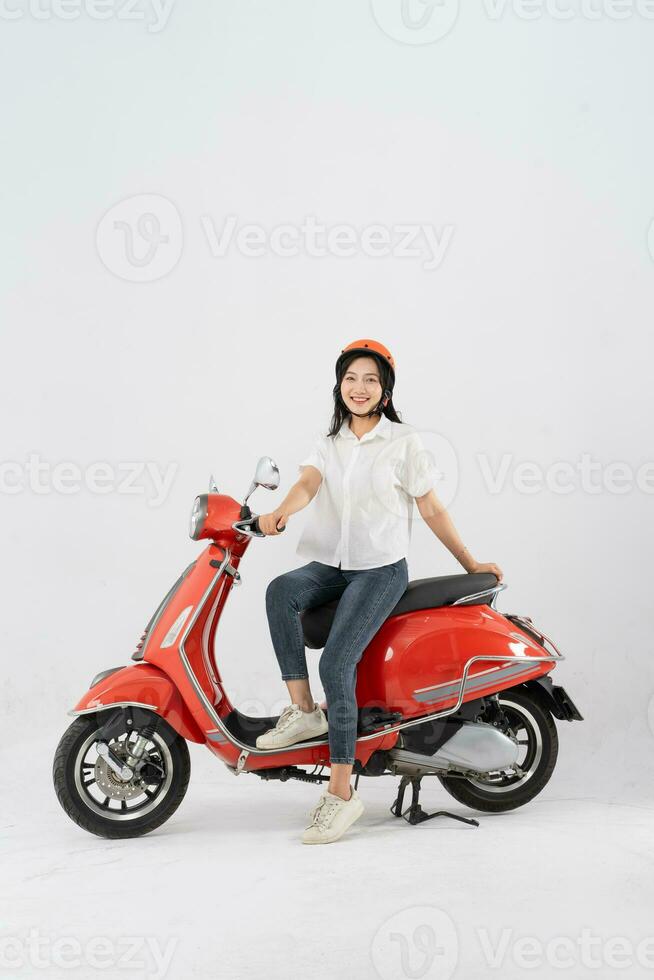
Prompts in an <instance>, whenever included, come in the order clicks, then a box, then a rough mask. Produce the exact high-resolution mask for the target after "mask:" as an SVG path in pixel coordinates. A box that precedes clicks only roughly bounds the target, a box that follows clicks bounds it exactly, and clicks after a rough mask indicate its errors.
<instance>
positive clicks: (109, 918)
mask: <svg viewBox="0 0 654 980" xmlns="http://www.w3.org/2000/svg"><path fill="white" fill-rule="evenodd" d="M55 745H56V739H55V741H54V744H53V741H52V737H51V736H50V735H48V736H47V738H46V736H42V737H41V738H40V740H38V741H34V742H32V743H26V744H25V745H23V746H22V754H18V753H17V751H16V744H14V745H13V746H12V748H11V751H9V750H8V749H7V748H6V743H5V747H4V748H3V750H2V752H1V760H0V761H1V765H2V770H1V771H2V782H3V789H4V790H5V792H3V806H2V820H1V823H2V899H3V907H2V920H1V921H2V926H1V929H0V937H1V939H2V940H3V942H2V962H1V963H0V977H5V976H7V977H11V978H12V980H15V978H16V980H17V978H21V977H48V978H58V977H80V978H84V980H87V978H94V977H104V978H105V980H107V978H121V980H136V978H138V980H145V978H155V977H157V978H160V977H164V976H165V977H167V978H169V980H186V978H196V977H197V978H223V977H225V978H230V980H231V978H240V977H246V978H249V977H252V978H260V977H261V978H263V977H265V978H266V980H274V978H284V980H294V978H296V977H303V976H305V975H306V976H311V977H312V978H325V980H326V978H330V980H331V978H341V977H343V978H348V980H349V978H357V980H362V978H368V977H370V978H376V977H381V978H382V980H386V978H405V977H412V978H415V977H420V978H423V977H427V978H432V977H433V978H438V980H446V978H449V977H454V978H461V980H475V978H477V977H479V978H482V977H483V978H486V977H492V976H497V977H502V978H503V980H512V978H526V977H539V978H540V977H555V976H567V977H570V978H573V980H579V978H583V977H586V976H588V977H595V978H597V977H599V978H602V980H603V978H604V977H607V976H612V975H613V974H615V975H616V976H618V975H619V976H622V977H628V978H631V977H645V976H651V974H652V971H653V970H654V938H652V937H654V832H653V831H654V810H653V809H652V808H649V807H648V806H647V805H643V806H636V805H631V806H625V805H617V804H610V803H602V802H601V801H584V800H582V799H564V798H561V797H560V796H558V795H557V788H556V774H555V777H554V780H553V782H552V783H551V784H550V786H549V787H548V788H547V790H546V791H545V792H544V794H543V795H542V797H541V798H540V800H538V801H536V802H534V803H532V804H530V805H529V806H527V807H525V808H523V809H522V810H519V811H516V812H514V813H510V814H503V815H499V816H490V815H483V814H482V815H479V820H480V827H479V828H474V827H469V826H466V825H463V824H459V823H456V822H454V821H451V820H449V819H447V818H438V819H436V820H432V821H430V822H428V823H426V824H424V825H422V826H418V827H411V826H409V825H408V824H407V823H406V822H405V821H404V820H398V819H396V818H394V817H393V816H391V814H390V813H389V807H390V804H391V803H392V801H393V798H394V795H395V788H396V785H397V780H396V779H393V778H391V777H388V776H385V777H382V778H380V779H376V780H373V779H367V780H364V779H361V780H360V783H359V791H360V793H361V795H362V798H363V800H364V803H365V805H366V812H365V813H364V815H363V817H362V818H361V819H360V820H359V822H358V823H357V824H356V825H355V826H354V827H353V828H352V830H351V831H350V832H349V833H348V835H347V836H346V837H344V838H343V839H342V840H341V841H338V842H336V843H334V844H330V845H324V846H319V847H308V846H306V845H303V844H302V843H301V842H300V840H299V836H300V833H301V830H302V828H303V827H304V826H305V823H306V817H307V814H308V811H309V809H310V808H311V807H312V806H313V805H314V804H315V802H316V801H317V798H318V795H319V793H320V787H318V786H313V785H310V784H304V783H299V782H296V781H292V782H288V783H285V784H280V783H264V782H262V781H261V780H259V779H258V778H257V777H255V776H251V775H242V776H239V777H234V776H233V775H231V774H230V773H229V772H228V771H227V770H226V769H225V768H224V767H223V766H222V765H221V764H220V763H217V762H216V760H214V759H213V757H211V756H210V755H209V753H208V752H206V750H205V749H202V748H199V747H195V746H193V747H192V764H193V775H192V778H191V784H190V787H189V791H188V794H187V796H186V799H185V800H184V802H183V803H182V805H181V807H180V809H179V810H178V811H177V813H176V814H175V815H174V817H173V818H172V819H171V820H170V821H169V822H168V823H167V824H166V825H165V826H164V827H162V828H160V829H159V830H158V831H156V832H155V833H153V834H151V835H149V836H148V837H145V838H141V839H139V840H130V841H115V842H110V841H105V840H102V839H100V838H97V837H93V836H91V835H89V834H86V833H85V832H83V831H82V830H80V829H79V828H78V827H77V826H76V825H74V824H73V823H72V822H71V821H70V820H69V819H68V817H67V816H66V814H65V813H64V811H63V810H62V809H61V808H60V806H59V803H58V801H57V799H56V797H55V795H54V791H53V790H52V783H51V778H50V766H51V761H52V755H53V751H54V747H55ZM424 786H425V789H424V791H423V794H422V803H423V806H424V807H425V809H427V810H434V809H441V808H443V807H445V808H449V809H452V810H454V812H457V813H461V814H463V815H467V816H471V815H473V814H472V813H471V811H468V810H466V809H465V808H463V807H461V806H460V805H459V804H457V803H456V802H455V801H454V800H451V798H450V797H448V796H447V794H446V793H445V792H444V790H443V789H442V788H441V787H440V784H439V783H438V782H437V781H436V780H425V781H424ZM406 802H407V803H408V800H407V801H406ZM102 937H104V939H103V938H102ZM7 940H9V941H7ZM648 940H649V942H648ZM166 957H168V958H167V959H166Z"/></svg>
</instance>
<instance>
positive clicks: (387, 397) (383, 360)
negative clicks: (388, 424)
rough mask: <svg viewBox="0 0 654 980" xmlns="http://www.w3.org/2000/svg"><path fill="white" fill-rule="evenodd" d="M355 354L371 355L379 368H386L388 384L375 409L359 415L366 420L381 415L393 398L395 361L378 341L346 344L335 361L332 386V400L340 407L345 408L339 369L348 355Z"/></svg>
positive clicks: (366, 340)
mask: <svg viewBox="0 0 654 980" xmlns="http://www.w3.org/2000/svg"><path fill="white" fill-rule="evenodd" d="M355 353H356V354H361V355H364V356H365V355H366V354H368V355H371V356H372V357H373V358H374V359H375V360H376V361H377V362H379V364H380V366H381V365H382V364H384V365H386V367H387V368H388V382H387V384H386V385H385V387H384V390H383V393H382V396H381V398H380V399H379V402H378V403H377V405H376V406H375V408H372V409H371V410H370V411H369V412H366V413H365V415H360V416H359V417H360V418H366V417H369V416H371V415H381V410H382V409H384V408H386V406H387V405H388V403H389V402H390V401H391V399H392V397H393V388H394V386H395V361H394V360H393V355H392V354H391V352H390V351H389V349H388V347H384V345H383V344H380V343H379V341H378V340H370V339H369V338H364V339H363V340H353V341H352V343H351V344H348V345H347V347H344V348H343V350H342V351H341V353H340V354H339V355H338V358H337V360H336V384H335V385H334V398H335V399H336V401H337V403H338V402H340V403H341V405H343V406H344V407H345V403H344V402H343V399H342V397H341V391H340V381H341V378H340V375H341V367H342V364H343V361H344V360H345V358H346V357H349V356H350V354H355Z"/></svg>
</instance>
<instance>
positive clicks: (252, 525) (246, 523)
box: [232, 514, 286, 538]
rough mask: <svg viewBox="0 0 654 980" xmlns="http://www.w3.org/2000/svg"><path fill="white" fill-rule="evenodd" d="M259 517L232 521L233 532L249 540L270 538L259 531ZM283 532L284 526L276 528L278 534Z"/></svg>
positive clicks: (258, 515)
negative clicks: (243, 535)
mask: <svg viewBox="0 0 654 980" xmlns="http://www.w3.org/2000/svg"><path fill="white" fill-rule="evenodd" d="M260 516H261V515H260V514H257V515H256V517H248V518H247V519H246V520H242V521H234V523H233V524H232V527H233V528H234V530H235V531H238V532H239V533H240V534H247V536H248V537H250V538H268V537H272V535H269V534H264V533H263V531H262V530H261V529H260V527H259V518H260ZM285 530H286V525H284V527H278V528H277V531H278V533H279V534H281V533H282V531H285Z"/></svg>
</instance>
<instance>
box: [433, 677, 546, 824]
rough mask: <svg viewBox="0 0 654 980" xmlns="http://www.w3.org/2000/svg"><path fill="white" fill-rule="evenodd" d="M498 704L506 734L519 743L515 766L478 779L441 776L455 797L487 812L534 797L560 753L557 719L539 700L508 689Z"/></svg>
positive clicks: (516, 805)
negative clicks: (506, 724)
mask: <svg viewBox="0 0 654 980" xmlns="http://www.w3.org/2000/svg"><path fill="white" fill-rule="evenodd" d="M499 704H500V706H501V708H502V711H503V713H504V715H505V716H506V719H507V721H508V725H509V727H508V729H507V730H506V734H507V735H510V736H512V737H514V738H516V739H517V741H518V744H519V746H520V754H519V756H518V760H517V763H516V769H515V770H507V771H505V772H496V773H489V774H488V775H484V776H483V777H477V778H463V777H459V776H439V779H440V781H441V783H442V784H443V786H444V787H445V789H446V790H447V791H448V793H450V795H451V796H453V797H454V799H455V800H458V801H459V803H464V804H465V805H466V806H469V807H472V808H473V809H475V810H483V811H485V812H487V813H501V812H503V811H505V810H515V809H516V808H517V807H519V806H524V804H525V803H528V802H529V801H530V800H533V798H534V797H535V796H537V795H538V794H539V793H540V792H541V790H542V789H543V788H544V787H545V785H546V784H547V782H548V781H549V778H550V776H551V775H552V772H553V771H554V766H555V765H556V758H557V755H558V752H559V739H558V734H557V731H556V725H555V723H554V719H553V718H552V716H551V714H550V713H549V711H547V709H546V708H543V707H541V705H540V704H539V702H538V701H535V700H534V699H533V698H531V697H530V696H529V695H528V694H527V693H526V692H524V691H519V690H509V691H503V692H502V693H501V694H500V695H499Z"/></svg>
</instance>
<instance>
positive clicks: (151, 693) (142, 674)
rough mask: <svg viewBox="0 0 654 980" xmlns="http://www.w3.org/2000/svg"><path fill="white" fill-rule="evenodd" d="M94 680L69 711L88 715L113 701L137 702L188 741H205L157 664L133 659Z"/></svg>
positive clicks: (107, 706)
mask: <svg viewBox="0 0 654 980" xmlns="http://www.w3.org/2000/svg"><path fill="white" fill-rule="evenodd" d="M98 678H99V679H98ZM94 680H95V681H96V683H94V684H92V686H91V687H90V688H89V690H88V691H87V692H86V694H85V695H84V696H83V697H82V698H81V699H80V700H79V701H78V702H77V704H76V705H75V707H74V708H73V709H72V710H71V711H69V712H68V714H69V715H82V714H83V715H90V714H93V713H95V712H97V711H102V710H103V709H104V708H112V707H115V706H116V705H128V704H140V705H141V706H142V707H144V708H150V709H151V710H152V711H154V712H156V713H157V714H158V715H160V716H161V717H162V718H165V720H166V721H167V722H168V724H169V725H170V726H171V728H174V729H175V731H176V732H178V734H180V735H181V736H182V737H183V738H185V739H187V741H189V742H206V738H205V736H204V734H203V733H202V731H201V730H200V727H199V725H198V723H197V722H196V721H195V719H194V718H193V715H192V714H191V712H190V711H189V709H188V708H187V707H186V704H185V703H184V701H183V700H182V697H181V695H180V693H179V691H178V690H177V688H176V687H175V685H174V684H173V682H172V681H171V679H170V677H168V675H167V674H165V673H164V672H163V670H160V669H159V667H155V666H154V665H153V664H149V663H135V664H131V665H130V666H128V667H118V668H111V669H110V670H109V671H102V672H101V673H100V674H98V675H96V677H95V678H94Z"/></svg>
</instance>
